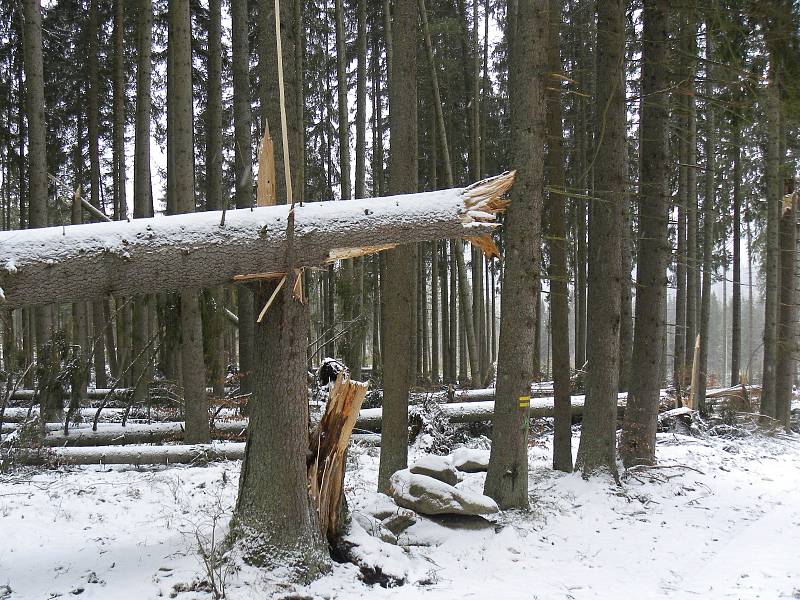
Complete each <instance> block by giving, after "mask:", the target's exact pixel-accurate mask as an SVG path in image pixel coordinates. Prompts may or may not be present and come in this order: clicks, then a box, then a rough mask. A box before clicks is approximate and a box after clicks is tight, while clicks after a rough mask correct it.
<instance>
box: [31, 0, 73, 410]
mask: <svg viewBox="0 0 800 600" xmlns="http://www.w3.org/2000/svg"><path fill="white" fill-rule="evenodd" d="M22 8H23V37H22V42H23V52H24V62H25V92H26V97H25V114H26V116H27V120H28V181H29V184H28V193H29V195H28V215H29V219H28V226H29V227H30V228H32V229H34V228H38V227H47V224H48V222H47V197H48V190H47V156H46V152H47V146H46V132H45V120H44V109H45V103H44V67H43V64H42V6H41V2H40V0H25V1H24V2H23V7H22ZM33 316H34V319H35V328H36V343H37V348H36V354H37V362H38V363H39V368H40V373H41V374H42V375H41V377H40V397H39V404H40V410H41V413H40V414H42V415H45V416H46V420H47V421H60V420H61V413H62V411H63V406H62V404H61V397H60V396H59V395H58V394H56V393H53V391H52V390H50V386H48V385H42V383H41V380H44V381H45V382H46V381H49V380H50V379H52V378H53V376H54V375H55V373H52V372H50V371H49V370H48V367H47V362H48V355H49V353H51V352H53V350H54V349H53V348H52V347H51V337H52V331H51V328H52V320H51V316H50V307H49V306H44V307H39V308H36V309H35V311H34V315H33Z"/></svg>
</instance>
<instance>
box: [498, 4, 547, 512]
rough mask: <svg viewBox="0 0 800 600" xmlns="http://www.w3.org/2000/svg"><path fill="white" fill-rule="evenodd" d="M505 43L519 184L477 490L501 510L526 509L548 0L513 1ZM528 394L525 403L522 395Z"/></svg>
mask: <svg viewBox="0 0 800 600" xmlns="http://www.w3.org/2000/svg"><path fill="white" fill-rule="evenodd" d="M517 10H518V12H517V15H516V23H517V29H516V32H515V34H514V37H513V42H512V44H513V45H512V46H511V62H510V70H509V94H510V99H511V156H512V160H513V164H514V166H515V167H516V168H517V169H518V173H519V179H518V181H517V184H516V186H515V187H514V189H513V191H512V199H513V201H512V203H511V206H510V207H509V209H508V215H507V219H506V230H505V278H504V281H503V290H502V296H501V302H502V306H503V311H502V314H501V318H500V348H499V353H498V357H497V359H498V360H497V368H498V371H497V395H496V401H495V412H494V422H493V427H492V450H491V456H490V459H489V470H488V472H487V474H486V483H485V485H484V493H485V494H486V495H487V496H490V497H492V498H494V499H495V501H496V502H497V504H498V506H500V507H502V508H512V507H527V506H528V427H527V424H528V406H527V405H528V403H529V401H530V400H529V396H530V384H531V381H532V380H533V377H534V372H533V368H534V362H533V356H532V352H534V351H537V350H538V348H537V349H533V348H531V345H530V340H531V338H532V337H533V334H534V328H535V321H536V313H537V307H536V303H537V300H538V294H534V293H533V290H536V289H538V286H539V283H540V281H541V254H540V252H541V250H540V244H541V212H542V202H543V199H542V190H543V189H544V158H545V157H544V152H543V148H544V146H545V144H544V140H545V104H544V94H545V88H546V78H547V70H548V69H547V67H548V61H547V47H548V45H549V44H548V40H549V36H548V28H549V20H550V18H549V10H548V0H520V2H519V4H518V7H517ZM526 397H528V401H526V400H524V398H526Z"/></svg>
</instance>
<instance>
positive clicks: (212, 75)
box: [203, 0, 228, 397]
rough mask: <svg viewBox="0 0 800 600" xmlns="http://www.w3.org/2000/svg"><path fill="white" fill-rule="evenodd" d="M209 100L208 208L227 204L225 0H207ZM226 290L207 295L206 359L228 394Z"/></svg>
mask: <svg viewBox="0 0 800 600" xmlns="http://www.w3.org/2000/svg"><path fill="white" fill-rule="evenodd" d="M208 8H209V19H208V74H207V83H208V104H207V107H206V207H205V208H206V210H220V209H225V208H228V205H227V202H226V201H225V198H224V196H226V195H227V194H223V183H222V162H223V160H224V159H223V156H222V4H221V0H210V2H209V4H208ZM222 298H223V290H222V288H221V287H214V288H211V289H209V290H208V291H207V293H206V294H205V295H204V300H205V302H204V308H205V309H206V310H205V312H204V315H205V317H206V318H205V319H204V323H203V325H204V330H205V331H204V336H205V340H206V343H205V346H206V348H207V352H206V356H207V360H206V363H207V365H208V371H209V379H210V380H211V385H212V387H213V389H214V395H215V396H217V397H221V396H223V395H224V394H225V389H224V387H225V338H224V336H223V335H222V332H223V327H224V323H223V321H224V319H225V317H224V315H223V300H222Z"/></svg>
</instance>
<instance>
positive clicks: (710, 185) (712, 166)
mask: <svg viewBox="0 0 800 600" xmlns="http://www.w3.org/2000/svg"><path fill="white" fill-rule="evenodd" d="M709 31H713V28H712V23H711V22H710V21H709V22H707V24H706V32H707V33H706V61H707V62H706V65H707V66H706V69H707V72H706V90H705V92H706V111H705V112H706V128H707V131H706V139H705V155H706V190H705V198H703V288H702V290H701V298H700V331H699V335H700V352H699V359H698V363H699V365H698V377H697V380H696V383H697V389H692V395H693V396H694V397H695V398H696V401H695V406H699V408H700V411H701V412H703V413H705V410H706V401H705V398H706V385H707V377H708V348H709V344H710V341H711V340H710V337H709V336H710V333H709V323H710V321H711V285H712V283H713V281H714V265H713V259H714V256H713V253H714V223H715V220H716V219H717V218H718V215H717V212H716V206H715V202H716V197H717V183H716V160H715V159H716V145H717V141H716V133H717V132H716V127H717V124H716V114H715V110H714V104H713V99H714V84H713V78H712V76H713V73H712V71H713V69H711V64H712V60H713V56H714V39H713V36H711V35H709V33H708V32H709ZM693 379H694V377H693Z"/></svg>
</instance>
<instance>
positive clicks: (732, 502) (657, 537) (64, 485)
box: [0, 435, 800, 600]
mask: <svg viewBox="0 0 800 600" xmlns="http://www.w3.org/2000/svg"><path fill="white" fill-rule="evenodd" d="M549 442H550V440H549V439H545V440H544V443H543V444H542V445H535V446H532V447H531V450H530V457H531V471H530V489H531V506H532V510H531V511H530V512H529V513H506V514H504V515H502V516H501V517H499V518H498V519H496V523H495V525H494V526H491V527H489V528H486V529H482V530H471V529H466V530H456V531H453V530H450V529H445V528H444V527H442V526H440V525H437V524H435V523H432V522H427V523H424V524H423V525H415V526H414V529H413V530H412V531H410V532H409V533H408V535H407V536H406V541H411V540H413V541H415V542H427V543H429V544H432V545H429V546H413V547H410V548H409V549H406V550H404V549H401V548H398V547H396V546H391V545H386V544H383V543H381V542H377V541H376V540H375V539H374V538H367V539H366V542H368V546H367V547H366V548H365V551H366V552H368V553H369V554H370V555H371V556H372V558H373V559H375V560H376V561H377V562H380V563H382V564H383V565H384V567H385V569H386V570H388V571H390V572H392V573H395V574H397V575H403V576H405V577H406V579H407V580H408V583H406V584H405V585H403V586H401V587H395V588H388V589H386V588H381V587H378V586H368V585H366V584H364V583H362V582H360V581H359V580H358V570H357V569H356V567H354V566H353V565H349V564H348V565H335V566H334V568H333V572H332V573H331V574H330V575H329V576H327V577H325V578H323V579H321V580H318V581H316V582H315V583H313V584H312V585H311V586H310V587H308V588H305V589H302V590H295V591H299V592H302V594H304V595H305V596H307V597H313V598H316V597H320V598H360V597H367V596H369V597H370V598H430V599H439V598H441V599H450V598H511V599H516V598H520V599H523V598H524V599H527V600H534V599H540V600H542V599H550V598H559V599H560V598H565V599H569V598H575V599H602V598H609V599H611V598H613V599H618V598H626V597H628V598H637V599H638V598H643V599H644V598H647V599H650V598H654V599H657V598H670V599H676V598H677V599H680V598H703V599H713V598H737V599H740V598H747V599H750V598H769V599H774V598H800V566H798V559H797V549H798V548H800V503H798V502H797V493H798V491H800V437H798V436H793V437H786V438H781V439H771V438H769V439H768V438H760V437H756V438H747V439H739V440H725V439H722V438H708V439H694V438H686V437H676V436H674V435H663V436H660V438H659V442H660V443H659V449H658V453H659V458H660V460H661V465H660V466H661V468H658V469H656V470H654V471H651V472H650V473H639V474H637V476H636V477H632V476H628V477H626V478H624V485H623V486H622V487H617V486H615V485H614V484H613V483H611V482H610V481H605V480H593V481H588V482H587V481H584V480H583V479H581V478H580V477H579V476H578V475H563V474H555V473H553V472H552V471H550V469H549V468H548V463H549V455H550V447H549ZM574 443H575V446H576V447H577V438H576V439H575V442H574ZM412 455H413V453H412ZM351 462H352V463H353V464H354V466H355V465H357V469H356V470H354V471H351V472H350V474H349V475H348V483H347V488H348V497H349V502H350V505H351V507H352V508H353V509H354V510H359V507H363V506H365V505H366V504H367V503H368V502H370V501H372V500H373V499H374V492H373V490H374V489H375V481H376V477H377V464H378V462H377V449H374V448H361V449H355V450H354V451H353V452H352V453H351ZM671 465H682V466H680V467H671ZM239 466H240V464H239V463H238V462H229V463H217V464H213V465H211V466H207V467H181V466H176V467H172V468H157V469H141V468H140V469H123V468H113V469H106V470H103V469H101V468H99V467H89V468H71V469H69V470H65V471H49V472H43V473H41V472H40V473H36V472H25V473H19V472H18V473H15V474H11V475H2V476H0V599H4V600H6V599H14V600H22V599H31V600H34V599H35V600H39V599H44V598H53V597H59V596H63V597H64V598H70V597H73V594H75V595H76V596H75V597H79V598H87V599H89V598H97V599H100V598H102V599H108V598H114V599H119V600H128V599H130V600H134V599H135V600H141V599H144V598H159V597H166V598H169V597H176V598H180V599H189V598H201V599H208V598H210V595H209V594H207V593H205V592H201V591H188V592H186V591H183V592H181V591H178V590H180V589H185V587H186V586H187V585H190V584H191V583H192V582H193V581H196V580H197V578H198V577H200V578H202V577H204V571H203V568H202V566H201V562H200V559H199V557H198V553H197V548H198V536H199V539H201V540H202V544H203V545H204V546H205V547H206V548H209V547H210V546H211V545H212V544H214V543H218V541H219V539H220V537H222V535H224V531H225V527H226V524H227V520H228V518H229V515H230V511H231V508H232V505H233V502H234V499H235V494H236V482H237V480H238V474H239ZM685 467H690V468H685ZM482 483H483V475H482V474H475V475H468V476H467V479H466V480H465V481H464V482H462V483H461V484H459V485H460V486H464V487H466V488H468V489H474V490H476V491H480V490H481V488H482ZM215 520H216V524H217V528H216V536H215V539H214V542H211V541H210V539H209V535H210V532H211V531H212V529H213V524H214V521H215ZM364 535H365V534H363V533H362V537H364ZM401 541H403V537H402V536H401ZM4 586H8V587H7V588H5V587H4ZM176 586H177V587H176ZM227 591H228V597H229V598H233V599H251V598H252V599H255V598H265V597H270V596H271V595H272V594H277V593H285V592H290V591H293V590H291V589H288V588H285V587H281V586H280V585H279V584H278V583H277V582H275V581H271V580H270V579H269V578H268V577H264V576H256V575H255V574H254V573H252V572H242V573H239V574H237V575H231V576H230V577H229V579H228V583H227ZM295 597H298V596H295Z"/></svg>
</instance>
